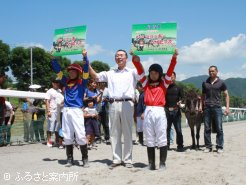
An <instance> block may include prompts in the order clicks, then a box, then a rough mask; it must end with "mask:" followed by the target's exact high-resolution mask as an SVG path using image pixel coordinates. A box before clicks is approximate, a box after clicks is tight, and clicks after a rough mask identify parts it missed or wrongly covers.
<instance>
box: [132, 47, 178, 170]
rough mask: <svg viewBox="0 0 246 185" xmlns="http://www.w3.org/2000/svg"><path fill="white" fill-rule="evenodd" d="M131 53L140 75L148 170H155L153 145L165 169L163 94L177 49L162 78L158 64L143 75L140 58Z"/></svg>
mask: <svg viewBox="0 0 246 185" xmlns="http://www.w3.org/2000/svg"><path fill="white" fill-rule="evenodd" d="M131 54H132V62H133V64H134V66H135V67H136V69H137V71H138V74H139V75H140V78H141V79H140V82H141V83H142V85H143V89H144V103H145V105H146V109H145V111H144V122H143V125H144V127H143V131H144V135H145V136H146V145H147V153H148V161H149V166H148V168H149V169H150V170H155V146H156V144H157V145H158V147H159V149H160V165H159V169H160V170H165V169H166V158H167V119H166V114H165V110H164V106H165V103H166V101H165V96H166V90H167V87H168V85H169V84H170V80H171V75H172V73H173V71H174V68H175V65H176V57H177V55H178V52H177V50H175V53H174V54H173V57H172V60H171V64H170V66H169V68H168V70H167V73H166V76H165V78H163V76H162V75H163V69H162V67H161V66H160V65H159V64H152V65H151V66H150V67H149V78H148V79H147V78H146V76H145V72H144V68H143V66H142V64H141V63H140V58H139V57H138V56H136V55H133V53H132V52H131Z"/></svg>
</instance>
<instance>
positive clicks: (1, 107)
mask: <svg viewBox="0 0 246 185" xmlns="http://www.w3.org/2000/svg"><path fill="white" fill-rule="evenodd" d="M4 81H5V73H4V71H3V70H1V71H0V89H2V86H3V83H4ZM5 110H6V106H5V98H4V97H0V147H2V146H4V140H3V136H4V135H3V134H4V133H3V128H4V127H5V125H4V124H5Z"/></svg>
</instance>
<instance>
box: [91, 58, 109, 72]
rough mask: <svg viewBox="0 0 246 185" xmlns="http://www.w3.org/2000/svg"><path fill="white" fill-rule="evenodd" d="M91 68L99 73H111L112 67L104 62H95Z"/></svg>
mask: <svg viewBox="0 0 246 185" xmlns="http://www.w3.org/2000/svg"><path fill="white" fill-rule="evenodd" d="M91 67H92V68H93V69H94V70H95V71H96V72H97V73H100V72H102V71H109V69H110V67H109V65H108V64H107V63H104V62H102V61H98V60H95V61H93V62H92V63H91Z"/></svg>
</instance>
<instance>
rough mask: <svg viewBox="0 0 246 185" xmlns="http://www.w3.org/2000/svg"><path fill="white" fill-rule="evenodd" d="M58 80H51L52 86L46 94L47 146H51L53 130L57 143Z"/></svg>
mask: <svg viewBox="0 0 246 185" xmlns="http://www.w3.org/2000/svg"><path fill="white" fill-rule="evenodd" d="M59 82H60V81H59V80H53V81H52V88H50V89H49V90H48V91H47V92H46V94H47V97H46V109H47V116H48V127H47V146H48V147H52V141H51V133H52V132H55V138H56V143H57V144H58V137H59V135H58V131H59V125H58V122H57V102H58V101H59V100H58V99H59V97H60V96H59V94H60V91H59Z"/></svg>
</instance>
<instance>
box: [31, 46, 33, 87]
mask: <svg viewBox="0 0 246 185" xmlns="http://www.w3.org/2000/svg"><path fill="white" fill-rule="evenodd" d="M32 84H33V74H32V47H31V85H32Z"/></svg>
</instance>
